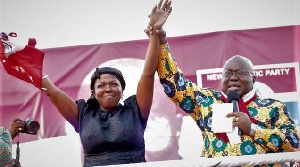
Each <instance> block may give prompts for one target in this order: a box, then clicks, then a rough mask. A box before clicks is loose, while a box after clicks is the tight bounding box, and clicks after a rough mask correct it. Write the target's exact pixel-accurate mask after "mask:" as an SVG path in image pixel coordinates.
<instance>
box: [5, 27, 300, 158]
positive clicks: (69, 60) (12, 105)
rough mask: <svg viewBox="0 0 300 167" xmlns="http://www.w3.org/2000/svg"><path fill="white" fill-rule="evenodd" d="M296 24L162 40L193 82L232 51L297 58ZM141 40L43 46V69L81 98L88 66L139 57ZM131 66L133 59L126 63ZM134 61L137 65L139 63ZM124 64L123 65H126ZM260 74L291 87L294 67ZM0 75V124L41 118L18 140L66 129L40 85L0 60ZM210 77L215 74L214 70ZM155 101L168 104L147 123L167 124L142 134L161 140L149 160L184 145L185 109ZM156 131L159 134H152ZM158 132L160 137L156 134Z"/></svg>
mask: <svg viewBox="0 0 300 167" xmlns="http://www.w3.org/2000/svg"><path fill="white" fill-rule="evenodd" d="M299 27H300V26H299V25H298V26H284V27H274V28H263V29H250V30H234V31H221V32H213V33H205V34H196V35H190V36H182V37H172V38H168V42H169V44H170V48H171V52H172V54H173V56H174V57H175V59H176V61H177V62H178V65H179V67H180V68H181V70H182V71H183V72H184V74H185V76H186V77H187V78H189V79H190V80H191V81H193V82H195V83H196V82H197V77H196V71H197V70H199V69H211V68H221V67H222V65H223V64H224V62H225V61H226V60H227V59H228V58H230V57H231V56H233V55H236V54H238V55H243V56H245V57H247V58H249V59H251V60H252V61H253V64H255V65H265V64H281V63H293V62H295V61H299V57H300V51H299V50H300V47H299V46H300V44H299V34H300V33H299ZM37 40H38V39H37ZM147 45H148V40H137V41H126V42H116V43H107V44H95V45H86V46H71V47H62V48H50V49H43V52H45V56H44V66H43V73H45V74H48V75H49V78H50V79H51V80H52V81H53V82H54V84H55V85H56V86H57V87H59V88H60V89H61V90H63V91H65V92H66V93H67V94H68V95H69V96H70V97H71V98H73V99H74V100H77V99H78V98H86V97H87V96H88V94H89V93H90V91H89V90H88V89H86V90H85V91H83V92H86V93H85V94H79V92H80V91H81V90H82V89H81V88H82V85H83V84H87V85H89V83H88V80H89V76H88V77H87V78H88V79H87V83H84V82H83V81H84V80H85V78H86V76H87V75H89V74H90V72H91V71H93V70H94V69H95V68H96V67H98V66H102V65H105V64H106V63H109V62H111V61H116V62H122V63H121V64H125V63H124V61H125V62H126V61H127V62H130V61H128V60H135V61H137V62H141V61H142V62H143V59H144V57H145V54H146V50H147ZM125 65H126V64H125ZM132 66H135V65H134V64H132ZM136 66H140V64H137V65H136ZM124 69H129V67H128V68H124ZM128 71H129V72H126V73H129V74H124V75H127V76H130V75H131V74H133V72H132V71H131V72H130V70H128ZM260 74H261V72H260V71H258V72H257V75H260ZM262 74H264V76H265V77H258V79H259V78H261V79H263V78H265V79H266V81H269V79H267V78H268V77H269V75H273V74H276V81H277V80H280V82H282V85H285V86H284V87H285V88H282V89H281V88H279V87H276V88H273V85H270V87H272V89H274V90H276V91H279V92H282V91H289V90H291V91H293V90H295V88H296V86H295V84H296V82H294V81H293V80H292V78H289V77H290V75H294V74H295V69H293V68H290V69H289V75H285V74H286V71H285V69H282V68H274V69H273V70H272V71H269V72H268V73H267V71H266V70H265V71H263V72H262ZM267 74H268V76H267ZM279 74H284V75H279ZM0 77H1V81H0V116H1V117H0V125H2V126H5V127H8V128H9V127H10V124H11V122H12V120H13V119H14V118H16V117H18V118H21V119H23V120H25V119H26V118H28V117H32V118H34V119H35V120H37V121H39V122H40V124H41V129H40V131H39V132H38V134H37V135H25V134H21V135H20V142H21V143H23V142H28V141H33V140H38V139H43V138H50V137H55V136H64V135H66V134H67V133H68V130H66V126H67V123H66V121H65V119H64V118H63V117H62V116H61V115H60V114H59V113H58V111H57V110H56V108H55V107H54V106H53V105H52V104H51V102H50V101H49V99H48V97H47V96H46V95H44V94H43V93H42V92H40V90H38V89H37V88H36V87H34V86H33V85H31V84H28V83H26V82H24V81H21V80H19V79H17V78H15V77H12V76H10V75H8V74H7V73H6V71H5V69H4V68H3V66H2V65H1V66H0ZM212 77H213V76H212ZM214 77H219V76H217V75H216V76H214ZM270 77H271V76H270ZM272 78H273V76H272ZM125 80H126V82H128V83H133V84H134V83H135V84H136V82H137V79H132V78H130V77H127V78H125ZM266 81H262V82H266ZM274 82H275V81H274ZM289 83H290V84H292V85H290V87H288V86H287V85H289ZM133 84H132V85H133ZM293 84H294V85H293ZM207 86H210V87H215V86H216V87H217V85H213V84H209V85H207ZM287 87H288V88H287ZM160 88H161V85H160V84H156V87H155V89H156V90H157V91H162V90H159V89H160ZM128 90H129V89H128ZM134 91H135V89H132V92H127V94H130V93H134ZM160 96H165V95H164V94H161V95H159V96H155V99H158V97H160ZM158 101H159V103H158V105H162V106H168V107H166V108H164V109H160V107H153V109H152V111H151V114H152V113H153V114H152V115H151V119H150V120H149V123H148V125H149V128H152V130H155V129H158V132H161V131H162V130H165V129H164V128H166V127H168V128H169V129H167V130H166V132H168V133H165V134H167V135H163V134H164V133H158V132H157V131H156V132H155V131H154V132H152V133H150V134H147V136H148V137H149V136H150V137H152V140H151V141H153V142H158V141H161V142H160V144H159V143H155V144H154V145H156V146H160V147H156V148H151V149H148V151H147V152H148V153H149V154H148V155H147V156H148V157H150V158H149V160H150V161H151V160H166V159H168V158H169V159H180V155H179V154H178V149H179V148H180V147H184V146H180V145H179V144H178V139H179V138H180V134H181V133H180V131H181V122H182V116H183V115H186V114H184V113H183V112H182V111H181V110H180V109H178V108H177V107H175V106H174V105H173V104H172V103H171V104H168V105H166V104H167V103H170V100H168V99H167V98H164V99H162V100H158ZM170 106H171V107H170ZM170 108H172V109H170ZM170 110H172V111H170ZM154 113H155V114H154ZM154 125H157V126H154ZM158 125H161V127H158ZM73 132H74V131H73ZM157 135H158V136H159V135H161V136H163V137H161V136H159V137H157ZM160 137H161V138H160ZM164 138H165V139H166V140H161V139H164ZM156 139H157V140H156ZM158 139H160V140H158ZM147 140H148V139H147ZM149 140H150V139H149ZM165 141H167V142H165ZM14 143H16V140H14ZM162 143H164V144H162ZM170 153H172V154H170ZM169 155H170V156H169Z"/></svg>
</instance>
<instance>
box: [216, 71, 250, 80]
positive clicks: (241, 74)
mask: <svg viewBox="0 0 300 167" xmlns="http://www.w3.org/2000/svg"><path fill="white" fill-rule="evenodd" d="M233 74H234V75H235V76H236V77H238V78H244V77H245V76H249V75H253V73H248V72H243V71H226V72H224V73H223V74H222V75H223V77H224V78H230V77H231V76H232V75H233Z"/></svg>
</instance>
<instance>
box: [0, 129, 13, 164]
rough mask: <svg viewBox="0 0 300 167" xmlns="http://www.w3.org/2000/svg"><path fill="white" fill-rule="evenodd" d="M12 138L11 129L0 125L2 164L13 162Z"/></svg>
mask: <svg viewBox="0 0 300 167" xmlns="http://www.w3.org/2000/svg"><path fill="white" fill-rule="evenodd" d="M11 145H12V139H11V135H10V133H9V130H8V129H6V128H4V127H0V166H5V165H7V164H10V163H11V158H12V146H11Z"/></svg>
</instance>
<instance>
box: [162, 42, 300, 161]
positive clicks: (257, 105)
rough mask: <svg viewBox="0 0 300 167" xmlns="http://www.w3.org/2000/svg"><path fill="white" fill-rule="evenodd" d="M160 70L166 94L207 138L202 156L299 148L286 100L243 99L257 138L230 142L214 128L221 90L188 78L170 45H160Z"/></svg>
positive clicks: (244, 136) (238, 154) (246, 153)
mask: <svg viewBox="0 0 300 167" xmlns="http://www.w3.org/2000/svg"><path fill="white" fill-rule="evenodd" d="M157 71H158V75H159V78H160V82H161V84H162V86H163V87H164V91H165V93H166V95H167V96H168V97H169V98H170V99H171V100H172V101H173V102H174V103H175V104H176V105H178V106H180V108H181V109H182V110H183V111H184V112H186V113H187V114H189V115H190V116H191V117H192V118H193V119H194V120H195V122H196V123H197V125H198V127H199V128H200V129H201V131H202V136H203V141H204V147H203V150H202V154H201V156H203V157H208V158H213V157H219V156H241V155H253V154H265V153H274V152H284V151H296V150H299V133H298V132H297V131H296V130H295V126H294V121H293V120H292V119H291V117H290V116H289V112H288V109H287V107H286V106H285V105H284V103H282V102H280V101H277V100H274V99H265V98H262V97H259V96H256V97H255V98H254V99H253V98H252V99H253V100H251V101H248V102H247V103H246V101H245V100H244V102H245V103H246V104H247V105H246V108H247V109H248V111H249V113H250V116H251V117H253V118H254V119H255V120H256V121H257V125H258V126H259V127H258V130H257V131H256V132H255V135H254V137H251V136H249V135H246V134H242V136H241V141H242V142H241V143H239V144H231V143H230V142H225V141H223V140H222V139H219V138H217V136H216V134H215V133H214V132H213V131H212V130H211V119H212V114H213V111H212V104H213V103H224V102H223V101H222V99H221V95H222V93H221V92H220V91H217V90H214V89H204V88H200V87H198V86H197V85H196V84H195V83H192V82H191V81H189V80H188V79H186V78H185V77H184V75H183V73H182V71H181V70H180V69H179V68H178V66H177V63H176V62H175V58H174V57H173V56H172V55H171V53H170V49H169V46H168V44H163V45H161V46H160V55H159V62H158V67H157ZM254 94H255V93H254ZM272 165H274V164H272ZM272 165H270V166H272ZM265 166H268V165H265ZM275 166H280V164H278V165H276V164H275Z"/></svg>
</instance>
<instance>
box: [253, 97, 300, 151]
mask: <svg viewBox="0 0 300 167" xmlns="http://www.w3.org/2000/svg"><path fill="white" fill-rule="evenodd" d="M275 103H278V105H276V107H274V108H273V109H272V111H271V112H270V115H271V116H272V117H271V119H270V120H267V121H270V124H271V127H261V126H259V127H258V128H257V131H256V132H255V135H254V140H255V141H257V142H258V143H260V144H261V145H263V146H264V147H265V148H266V150H269V151H271V152H282V151H287V152H291V151H299V150H300V148H299V139H300V136H299V132H298V131H297V130H296V128H295V126H296V125H295V122H294V121H293V120H292V118H291V117H290V115H289V111H288V108H287V107H286V106H285V104H283V103H282V102H279V101H276V102H275Z"/></svg>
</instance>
